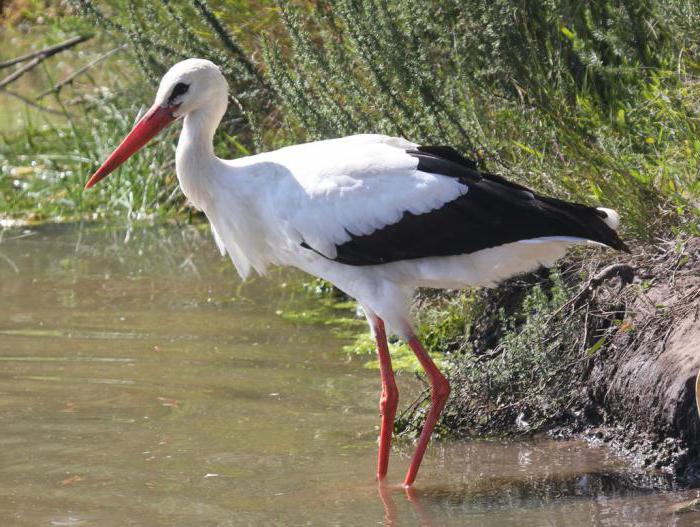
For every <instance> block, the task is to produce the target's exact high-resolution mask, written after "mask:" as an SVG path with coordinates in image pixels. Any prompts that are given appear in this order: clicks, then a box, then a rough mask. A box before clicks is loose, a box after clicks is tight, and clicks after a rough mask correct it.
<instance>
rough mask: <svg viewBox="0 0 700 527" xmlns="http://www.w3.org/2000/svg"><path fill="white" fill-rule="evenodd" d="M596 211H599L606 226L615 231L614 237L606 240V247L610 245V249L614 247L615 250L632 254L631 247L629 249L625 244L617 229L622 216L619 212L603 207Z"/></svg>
mask: <svg viewBox="0 0 700 527" xmlns="http://www.w3.org/2000/svg"><path fill="white" fill-rule="evenodd" d="M595 210H596V211H597V213H598V215H599V216H600V218H601V219H602V220H603V222H604V223H605V225H607V226H608V227H610V228H611V229H612V230H613V232H612V237H609V239H608V240H606V241H605V242H604V243H605V244H606V245H609V246H610V247H613V248H614V249H619V250H621V251H625V252H630V250H629V247H627V245H626V244H625V242H623V241H622V240H621V239H620V237H619V236H618V235H617V229H618V227H620V215H619V214H618V213H617V211H616V210H613V209H606V208H603V207H597V208H596V209H595ZM611 242H612V243H611Z"/></svg>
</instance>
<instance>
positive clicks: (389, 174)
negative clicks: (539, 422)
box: [85, 59, 625, 486]
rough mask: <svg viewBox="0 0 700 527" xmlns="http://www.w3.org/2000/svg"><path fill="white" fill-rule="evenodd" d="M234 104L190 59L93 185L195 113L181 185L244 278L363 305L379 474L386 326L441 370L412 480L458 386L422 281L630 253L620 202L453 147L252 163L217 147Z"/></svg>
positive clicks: (381, 139) (389, 389) (487, 279)
mask: <svg viewBox="0 0 700 527" xmlns="http://www.w3.org/2000/svg"><path fill="white" fill-rule="evenodd" d="M227 103H228V85H227V83H226V79H225V78H224V76H223V75H222V74H221V72H220V70H219V68H218V67H217V66H216V65H214V64H213V63H212V62H209V61H207V60H202V59H188V60H185V61H182V62H180V63H178V64H176V65H175V66H173V67H172V68H171V69H170V71H168V72H167V73H166V74H165V76H164V77H163V79H162V81H161V83H160V87H159V88H158V93H157V95H156V99H155V104H154V105H153V107H152V108H151V109H150V110H149V111H148V112H147V113H146V114H145V115H144V116H143V118H142V119H141V120H140V121H139V122H138V123H137V124H136V125H135V127H134V129H133V130H132V131H131V132H130V133H129V135H127V137H126V138H125V139H124V140H123V141H122V143H121V144H120V145H119V147H118V148H117V149H116V150H115V151H114V152H113V153H112V154H111V155H110V157H109V158H108V159H107V161H105V163H104V164H103V165H102V166H101V167H100V168H99V170H97V172H95V174H94V175H93V176H92V177H91V178H90V180H89V181H88V182H87V184H86V186H85V187H86V188H89V187H92V186H93V185H94V184H95V183H97V182H98V181H99V180H101V179H102V178H104V177H105V176H107V175H108V174H109V173H110V172H112V171H113V170H115V169H116V168H117V167H118V166H119V165H120V164H122V163H123V162H124V161H126V159H127V158H129V156H131V155H132V154H134V153H135V152H136V151H137V150H139V149H140V148H141V147H143V146H144V145H145V144H146V143H147V142H148V141H149V140H150V139H151V138H152V137H153V136H155V135H156V134H157V133H158V132H159V131H160V130H162V129H163V128H165V127H166V126H167V125H168V124H170V123H172V122H174V121H176V120H178V119H180V118H184V124H183V128H182V132H181V134H180V140H179V142H178V145H177V153H176V160H177V163H176V167H177V176H178V180H179V183H180V187H181V188H182V191H183V192H184V194H185V195H186V196H187V198H188V199H189V200H190V202H192V204H193V205H194V206H196V207H198V208H199V209H201V210H202V211H203V212H204V213H205V214H206V216H207V218H208V219H209V221H210V223H211V229H212V233H213V235H214V239H215V240H216V243H217V245H218V247H219V249H220V250H221V252H222V253H223V254H225V253H228V254H229V256H230V257H231V260H233V264H234V265H235V266H236V269H237V270H238V273H239V274H240V275H241V277H242V278H243V279H245V278H246V277H247V276H248V275H249V274H250V273H251V271H252V270H255V271H256V272H257V273H259V274H261V275H262V274H264V273H265V271H266V269H267V268H268V267H269V266H271V265H288V266H293V267H297V268H299V269H301V270H303V271H305V272H307V273H309V274H312V275H314V276H318V277H321V278H323V279H324V280H328V281H329V282H331V283H333V284H334V285H335V286H337V287H338V288H339V289H341V290H342V291H344V292H345V293H347V294H348V295H350V296H351V297H353V298H355V299H356V300H357V301H358V302H359V303H360V305H361V306H362V308H363V310H364V313H365V315H366V316H367V320H368V321H369V324H370V328H371V330H372V333H373V335H374V337H375V339H376V341H377V352H378V355H379V363H380V370H381V379H382V394H381V400H380V406H379V407H380V414H381V416H382V422H381V431H380V439H379V456H378V465H377V478H378V480H379V481H382V480H383V479H384V478H385V476H386V474H387V468H388V463H389V451H390V446H391V434H392V428H393V422H394V417H395V414H396V406H397V404H398V397H399V396H398V390H397V388H396V383H395V381H394V374H393V371H392V367H391V358H390V355H389V349H388V345H387V340H386V335H387V328H389V329H390V330H391V331H393V332H395V333H396V334H398V335H399V336H400V337H402V338H403V339H405V340H406V341H407V343H408V345H409V346H410V347H411V349H412V350H413V352H414V353H415V354H416V356H417V358H418V360H419V361H420V363H421V365H422V367H423V368H424V369H425V372H426V374H427V375H428V377H429V379H430V384H431V407H430V411H429V412H428V415H427V418H426V420H425V425H424V427H423V430H422V433H421V435H420V438H419V440H418V444H417V447H416V451H415V454H414V456H413V458H412V460H411V464H410V467H409V469H408V473H407V474H406V478H405V480H404V485H406V486H410V485H412V484H413V482H414V481H415V478H416V474H417V473H418V468H419V466H420V463H421V460H422V458H423V454H424V453H425V450H426V447H427V445H428V442H429V440H430V436H431V434H432V432H433V429H434V427H435V424H436V422H437V420H438V417H439V416H440V412H441V411H442V409H443V407H444V406H445V402H446V401H447V397H448V395H449V393H450V386H449V384H448V382H447V379H446V378H445V377H444V376H443V375H442V374H441V373H440V371H439V370H438V368H437V367H436V366H435V364H434V363H433V361H432V360H431V359H430V357H429V356H428V354H427V353H426V351H425V350H424V349H423V347H422V345H421V343H420V342H419V340H418V338H417V337H416V335H415V333H414V331H413V329H412V328H411V323H410V322H409V306H410V302H411V297H412V295H413V293H414V291H415V290H416V288H418V287H432V288H451V289H452V288H464V287H472V286H486V287H488V286H493V285H494V284H497V283H498V282H499V281H501V280H504V279H506V278H508V277H510V276H513V275H516V274H519V273H523V272H527V271H532V270H534V269H536V268H537V267H539V266H541V265H545V266H547V265H551V264H552V263H553V262H554V261H555V260H556V259H557V258H559V257H561V256H562V255H563V254H564V252H565V250H566V248H567V247H568V246H570V245H574V244H582V243H593V244H597V245H607V246H609V247H613V248H615V249H625V245H624V243H623V242H622V241H621V240H620V238H618V236H617V234H616V233H615V229H616V228H617V226H618V223H619V220H618V215H617V213H616V212H615V211H613V210H609V209H603V208H593V207H588V206H585V205H579V204H575V203H569V202H566V201H561V200H558V199H554V198H548V197H544V196H540V195H538V194H536V193H535V192H533V191H531V190H529V189H528V188H526V187H523V186H521V185H518V184H516V183H512V182H509V181H507V180H506V179H504V178H502V177H500V176H496V175H493V174H486V173H482V172H479V171H478V170H477V168H476V165H475V164H474V163H473V162H472V161H470V160H468V159H466V158H464V157H463V156H462V155H460V154H459V153H458V152H456V151H455V150H453V149H452V148H450V147H446V146H421V145H418V144H416V143H412V142H411V141H407V140H406V139H403V138H398V137H388V136H384V135H355V136H351V137H343V138H339V139H330V140H327V141H317V142H313V143H307V144H302V145H297V146H290V147H286V148H282V149H280V150H276V151H274V152H266V153H262V154H258V155H253V156H249V157H245V158H241V159H234V160H223V159H219V158H217V157H216V156H215V155H214V147H213V138H214V133H215V131H216V128H217V126H218V124H219V122H220V121H221V118H222V117H223V115H224V113H225V112H226V107H227Z"/></svg>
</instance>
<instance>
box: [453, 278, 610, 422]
mask: <svg viewBox="0 0 700 527" xmlns="http://www.w3.org/2000/svg"><path fill="white" fill-rule="evenodd" d="M546 285H547V286H546V287H544V286H543V285H539V284H538V285H535V286H534V287H532V288H530V289H529V290H528V292H527V294H525V296H524V298H523V300H522V302H520V303H519V304H518V305H517V307H516V308H515V309H514V310H513V311H512V312H506V311H505V310H504V309H503V308H500V309H499V310H498V312H497V313H494V318H495V322H496V328H497V329H495V331H496V332H498V333H499V334H500V339H499V341H498V344H497V346H496V347H495V348H494V349H492V350H489V351H485V350H482V349H476V348H474V347H473V346H472V341H471V340H467V343H466V344H467V349H466V350H465V353H463V354H460V355H455V356H454V360H453V361H452V366H451V371H452V375H451V378H452V381H453V386H455V387H456V393H455V397H453V398H452V399H451V401H450V403H449V406H448V408H447V411H446V420H447V421H448V422H449V425H450V426H449V427H450V428H452V429H459V430H460V431H461V433H483V432H501V431H504V430H513V429H516V430H517V429H518V428H519V427H518V426H517V425H516V426H514V425H515V423H516V419H518V417H519V418H520V419H521V420H522V424H521V426H520V428H521V430H520V431H521V432H531V431H532V430H538V429H539V428H540V426H541V424H542V423H543V422H545V421H547V420H548V419H550V420H551V419H552V416H553V415H555V414H557V413H558V412H560V411H561V409H562V408H566V402H565V401H566V397H567V396H569V395H570V394H571V393H572V391H573V390H574V386H575V385H576V382H577V379H578V378H579V376H580V371H579V367H582V366H585V364H583V362H582V359H585V358H587V357H589V356H590V355H591V352H590V350H591V348H595V346H596V345H597V342H598V341H600V339H602V338H604V336H602V337H599V338H597V337H598V336H597V335H596V338H597V340H596V341H594V342H596V343H594V344H593V346H591V347H589V348H588V350H586V349H585V343H584V342H582V341H581V338H582V337H581V333H582V332H581V331H580V329H581V328H582V327H583V326H584V321H583V315H582V314H581V313H580V312H578V311H577V312H574V313H567V312H565V311H566V310H562V306H564V304H565V303H566V302H567V300H569V298H570V297H571V291H570V290H569V288H568V287H567V286H566V285H565V284H564V282H563V281H562V278H561V276H560V275H559V274H558V273H552V274H551V276H550V281H549V282H548V283H547V284H546ZM590 338H592V336H591V337H590ZM562 386H564V387H565V389H564V390H562ZM450 421H451V422H450ZM526 423H527V424H526Z"/></svg>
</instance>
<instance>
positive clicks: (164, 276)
mask: <svg viewBox="0 0 700 527" xmlns="http://www.w3.org/2000/svg"><path fill="white" fill-rule="evenodd" d="M298 280H299V275H294V274H293V273H281V272H274V273H273V274H272V276H271V277H270V279H265V280H262V279H257V280H254V281H253V282H252V283H250V284H247V285H245V286H242V285H241V284H240V282H239V280H238V279H237V278H236V276H235V273H234V271H233V269H232V266H231V265H230V263H229V262H227V261H226V260H224V259H222V258H220V257H219V256H218V253H217V252H216V250H215V248H214V245H213V242H212V241H211V240H210V238H209V235H208V233H207V232H206V231H203V230H201V229H196V228H192V227H187V228H176V227H149V228H143V229H138V230H136V231H135V232H126V231H124V230H112V229H104V228H100V227H97V226H90V227H81V226H62V227H43V228H39V229H35V230H29V231H24V230H6V231H4V232H2V241H1V242H0V313H2V315H1V316H0V526H15V525H17V526H25V525H26V526H41V525H46V526H76V525H77V526H90V525H94V526H113V525H114V526H124V525H145V526H159V525H168V526H172V525H177V526H180V525H181V526H209V525H212V526H213V525H232V526H233V525H235V526H239V525H343V526H345V525H383V524H384V525H396V526H399V525H486V526H489V525H493V526H496V525H499V526H500V525H518V526H520V527H523V526H529V525H533V526H534V525H611V526H617V525H659V524H672V525H696V524H698V523H700V515H699V514H698V513H687V514H683V515H675V516H674V515H673V514H672V513H670V512H669V506H671V505H672V504H674V503H677V502H680V501H683V500H686V499H691V498H694V497H696V494H697V493H696V491H681V492H651V491H644V490H635V489H636V483H635V477H636V476H635V474H634V473H632V472H628V471H627V469H625V467H624V465H623V464H622V463H621V462H620V461H619V460H616V459H615V458H614V457H613V456H611V455H610V454H609V453H608V452H607V451H606V450H605V449H602V448H590V447H588V446H586V445H585V444H583V443H578V442H553V441H536V442H517V443H507V442H486V441H483V442H470V443H462V442H442V443H436V444H434V445H432V448H431V449H430V450H429V452H428V454H427V456H426V459H425V461H424V464H423V467H422V469H421V474H420V476H419V480H418V484H417V486H416V488H415V490H414V491H413V492H412V493H410V494H407V493H405V492H404V491H403V489H401V488H398V487H389V488H385V489H383V490H381V491H378V489H377V487H376V485H375V484H374V482H373V472H374V462H375V456H376V434H377V431H376V427H377V425H378V417H377V398H378V387H379V381H378V374H377V373H376V372H373V371H369V370H367V369H365V368H363V367H362V362H361V361H360V360H358V359H348V357H347V356H346V355H344V354H343V353H342V351H341V346H342V344H343V342H342V341H340V340H338V339H337V338H334V337H333V335H332V332H331V329H330V328H328V327H326V326H308V325H307V326H297V325H294V324H292V323H290V322H286V321H285V320H283V319H282V318H281V317H279V316H278V314H276V313H277V312H278V311H280V310H285V309H289V308H290V306H294V307H295V308H297V309H299V308H301V307H303V306H304V303H309V304H310V305H313V304H314V300H313V299H304V298H303V297H301V298H300V295H299V293H298V292H297V290H296V289H295V288H294V287H291V286H290V285H285V284H290V283H292V282H294V281H298ZM400 386H401V388H402V390H403V393H404V394H410V393H411V392H412V391H413V392H415V390H416V388H417V387H416V386H415V381H414V379H412V378H410V376H404V377H401V378H400ZM409 401H410V395H404V399H403V403H404V404H405V403H407V402H409ZM411 450H412V448H411V445H408V444H401V445H398V446H397V447H396V448H395V450H394V453H393V458H392V467H391V471H390V480H391V481H392V482H395V483H398V482H400V481H401V477H402V476H403V472H404V471H405V469H406V467H407V465H408V460H409V456H410V453H411Z"/></svg>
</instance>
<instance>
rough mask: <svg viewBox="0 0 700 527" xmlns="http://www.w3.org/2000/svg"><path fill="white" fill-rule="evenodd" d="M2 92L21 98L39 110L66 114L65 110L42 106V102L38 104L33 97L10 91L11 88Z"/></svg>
mask: <svg viewBox="0 0 700 527" xmlns="http://www.w3.org/2000/svg"><path fill="white" fill-rule="evenodd" d="M0 93H4V94H5V95H9V96H10V97H14V98H16V99H19V100H20V101H22V102H23V103H24V104H26V105H27V106H31V107H32V108H35V109H37V110H39V111H42V112H46V113H50V114H51V115H65V114H64V113H63V112H59V111H58V110H54V109H52V108H47V107H46V106H42V105H41V104H37V103H35V102H34V101H32V100H31V99H27V98H26V97H25V96H24V95H20V94H19V93H16V92H13V91H10V90H0Z"/></svg>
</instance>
